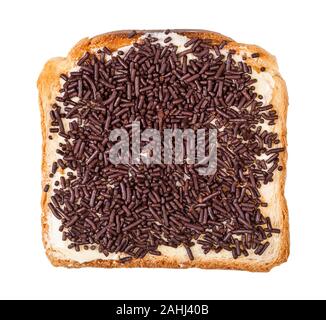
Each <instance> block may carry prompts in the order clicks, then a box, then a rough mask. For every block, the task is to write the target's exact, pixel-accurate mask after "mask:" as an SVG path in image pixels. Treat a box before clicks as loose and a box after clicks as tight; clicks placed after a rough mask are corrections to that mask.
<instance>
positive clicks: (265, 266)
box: [37, 30, 290, 272]
mask: <svg viewBox="0 0 326 320" xmlns="http://www.w3.org/2000/svg"><path fill="white" fill-rule="evenodd" d="M130 31H131V30H124V31H115V32H109V33H105V34H102V35H99V36H96V37H93V38H84V39H82V40H81V41H79V42H78V43H77V44H76V45H75V46H74V47H73V48H72V50H71V51H70V52H69V54H68V56H67V57H66V58H54V59H51V60H49V61H48V62H47V63H46V64H45V66H44V68H43V71H42V72H41V74H40V76H39V78H38V81H37V87H38V90H39V107H40V113H41V128H42V138H43V143H42V190H43V188H44V186H45V185H46V184H47V183H49V177H48V174H49V172H48V171H49V169H48V168H49V164H48V163H47V156H46V155H47V151H48V150H47V148H48V144H47V141H48V138H47V134H48V125H47V122H48V121H47V119H48V118H47V117H48V115H47V114H48V113H49V110H50V108H51V105H52V104H53V103H54V102H55V97H56V95H57V94H58V91H59V88H60V80H59V76H60V74H62V73H67V72H68V71H69V70H71V69H72V67H73V66H74V64H75V62H76V61H77V60H78V59H80V58H81V57H82V55H83V54H84V53H85V52H86V51H91V50H92V49H95V48H101V47H104V46H106V47H107V48H109V49H110V50H112V51H115V50H117V49H118V48H121V47H123V46H127V45H130V44H132V43H133V42H135V41H136V40H137V39H138V38H139V37H140V36H142V35H143V34H145V33H146V32H161V31H162V30H137V31H136V33H135V35H134V36H133V37H132V38H128V34H129V33H130ZM171 31H174V32H177V33H178V34H181V35H184V36H187V37H188V38H197V37H198V38H206V39H207V38H209V39H211V40H212V42H213V43H220V42H221V41H223V40H226V41H228V44H227V45H226V48H228V49H235V50H236V51H237V52H239V50H244V51H245V52H247V53H248V59H247V61H246V62H247V63H248V64H250V65H251V66H252V67H253V68H255V69H256V70H259V69H260V68H261V67H262V66H264V67H265V68H266V69H268V71H269V72H270V73H271V75H272V77H273V79H274V82H275V86H274V90H273V98H272V103H273V105H274V107H275V108H276V110H277V112H278V115H279V119H278V121H280V130H279V131H278V133H279V139H280V140H281V144H282V146H284V147H286V146H287V138H286V135H287V129H286V118H287V108H288V94H287V88H286V84H285V82H284V80H283V79H282V77H281V75H280V73H279V71H278V66H277V62H276V59H275V57H274V56H272V55H271V54H270V53H268V52H267V51H265V50H264V49H262V48H260V47H258V46H255V45H247V44H241V43H237V42H235V41H233V40H232V39H230V38H228V37H226V36H224V35H222V34H219V33H216V32H211V31H206V30H171ZM251 53H259V58H258V59H257V58H256V59H251V57H250V54H251ZM286 162H287V152H286V151H285V152H283V153H281V154H280V165H282V166H283V168H284V169H283V171H282V172H280V173H278V174H279V175H280V178H279V186H278V191H277V192H278V195H277V197H278V199H279V201H280V207H281V217H280V229H281V234H280V238H279V241H280V242H281V243H280V249H279V252H278V255H277V257H275V258H274V259H273V260H271V261H268V262H262V261H260V260H259V259H257V260H256V261H255V260H251V261H241V260H239V259H238V260H234V259H227V260H222V259H221V260H218V259H210V260H207V259H196V260H194V261H188V262H183V263H180V262H179V261H178V260H177V259H174V258H171V257H164V256H160V257H156V256H155V257H153V256H146V257H145V258H143V259H133V260H131V261H129V262H126V263H121V262H119V261H117V260H100V259H98V260H93V261H90V262H84V263H79V262H76V261H73V260H65V259H59V258H57V257H56V256H55V255H54V251H53V249H52V248H51V246H50V244H49V241H48V233H49V225H48V214H49V209H48V207H47V203H48V197H49V196H50V195H49V194H48V193H45V192H42V199H41V207H42V238H43V244H44V247H45V250H46V255H47V257H48V258H49V260H50V261H51V263H52V264H53V265H54V266H57V267H59V266H64V267H68V268H81V267H100V268H118V267H119V268H121V267H129V268H133V267H150V268H153V267H155V268H193V267H196V268H203V269H236V270H247V271H252V272H267V271H270V270H271V269H272V268H273V267H275V266H277V265H280V264H281V263H283V262H286V261H287V259H288V256H289V250H290V248H289V247H290V240H289V216H288V209H287V203H286V199H285V196H284V187H285V180H286Z"/></svg>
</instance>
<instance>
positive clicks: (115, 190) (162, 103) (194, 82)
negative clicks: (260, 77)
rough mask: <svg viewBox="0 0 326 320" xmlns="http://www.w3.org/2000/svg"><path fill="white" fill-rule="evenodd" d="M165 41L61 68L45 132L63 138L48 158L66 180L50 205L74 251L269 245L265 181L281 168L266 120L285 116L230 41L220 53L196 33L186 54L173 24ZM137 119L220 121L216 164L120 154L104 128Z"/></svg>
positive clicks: (126, 256)
mask: <svg viewBox="0 0 326 320" xmlns="http://www.w3.org/2000/svg"><path fill="white" fill-rule="evenodd" d="M135 35H136V32H135V31H131V32H130V33H129V34H128V38H133V37H134V36H135ZM164 43H165V45H164V46H162V45H160V44H158V42H157V39H155V38H154V37H152V36H149V37H147V38H146V39H143V40H142V41H139V42H137V43H135V44H134V45H133V46H132V47H131V48H130V49H129V51H128V52H126V53H124V52H122V51H121V52H119V53H118V54H117V55H112V53H111V51H110V50H109V49H108V48H103V49H101V50H99V51H98V52H97V53H85V54H84V55H83V56H82V58H81V59H80V60H79V61H78V63H77V65H78V66H79V69H78V71H74V72H71V73H70V74H67V75H61V79H62V83H63V85H62V88H61V90H60V92H61V94H60V96H58V97H57V99H56V101H57V102H56V104H54V105H53V108H52V110H51V113H50V116H51V121H52V122H51V128H50V130H49V131H50V132H51V136H55V135H60V136H61V137H62V139H63V141H64V142H62V143H60V144H59V145H58V146H57V151H56V152H57V160H56V161H55V162H54V163H53V164H52V167H51V176H52V177H55V179H56V181H58V182H57V183H56V184H55V186H54V187H53V194H52V196H51V199H50V202H49V204H48V206H49V209H50V210H51V212H52V214H53V215H54V216H55V217H56V218H57V219H59V220H60V222H61V228H60V230H61V231H62V233H63V239H64V241H67V246H68V247H69V248H70V249H74V250H76V251H80V250H82V249H84V250H98V251H99V252H101V253H103V254H104V255H105V256H109V255H110V254H116V253H119V254H121V256H122V258H121V259H120V260H119V262H120V263H128V262H129V261H131V260H132V259H142V258H144V257H146V256H147V255H154V256H160V255H161V254H162V253H161V251H160V246H169V247H172V248H178V247H181V248H183V250H185V253H186V254H187V256H188V258H189V260H190V261H192V260H194V259H196V256H195V255H194V253H196V252H197V251H195V250H192V249H191V248H192V247H193V246H194V245H199V246H201V250H202V251H203V253H204V254H207V253H209V252H215V253H216V254H218V253H219V252H221V251H222V250H226V251H229V252H230V254H231V255H232V256H233V258H234V259H239V258H240V257H241V256H248V255H249V252H250V253H254V254H256V255H263V254H264V253H265V252H266V250H268V247H269V245H270V240H269V241H267V239H268V238H270V237H272V236H275V235H276V234H278V233H280V230H279V229H277V228H275V227H273V226H272V222H271V221H270V219H269V218H267V217H266V216H265V210H264V209H263V208H265V207H266V206H268V204H266V203H265V202H264V201H263V199H261V197H260V192H259V189H260V187H261V186H262V185H263V184H268V183H270V182H271V181H273V176H274V173H275V171H277V170H279V171H281V170H283V167H282V165H281V164H280V153H282V152H284V148H283V147H281V146H279V144H280V140H279V138H278V135H277V134H275V133H273V132H272V131H270V132H269V131H268V129H264V130H263V129H262V124H263V123H265V124H266V125H267V127H266V126H263V128H268V125H273V124H274V123H275V122H276V121H277V118H278V116H277V114H276V112H275V111H274V110H273V106H272V105H268V106H265V105H263V102H262V101H261V100H262V98H263V97H262V96H257V93H255V92H254V87H252V86H253V84H254V83H255V82H256V81H255V79H253V78H252V74H251V68H250V66H248V65H247V64H246V63H245V61H241V63H238V62H236V60H235V59H234V58H233V55H234V54H235V52H233V51H230V52H228V54H227V56H223V55H222V54H221V50H222V49H223V48H224V47H225V46H226V44H227V43H226V42H222V43H220V44H218V45H216V44H215V45H213V44H211V42H210V41H209V40H207V41H206V40H204V39H191V40H189V41H188V42H187V43H186V44H185V45H184V47H185V48H186V49H185V50H184V51H181V52H178V48H177V47H176V46H175V45H174V44H173V36H172V33H171V32H170V30H167V31H166V32H165V39H164ZM224 50H225V49H224ZM189 54H192V55H193V56H194V57H195V58H193V59H190V58H189ZM251 57H252V58H258V57H259V54H258V53H254V54H252V56H251ZM262 71H265V69H264V70H263V69H262ZM67 120H68V122H69V123H68V124H69V125H68V126H65V125H64V124H65V121H67ZM135 120H138V121H139V122H140V125H141V130H145V129H147V128H155V129H158V130H160V131H161V132H162V131H163V129H187V128H189V129H194V130H195V131H196V130H198V129H209V128H215V129H217V131H218V135H217V139H218V148H217V156H218V161H217V163H218V166H217V171H216V172H215V173H214V175H211V176H203V175H199V173H198V168H200V167H201V166H203V164H196V165H193V164H187V163H186V161H185V162H184V163H183V164H175V163H174V162H173V163H172V164H162V165H159V164H150V165H145V164H137V165H134V164H119V165H114V164H112V163H111V162H110V161H109V157H108V154H109V151H110V148H111V147H112V144H111V143H110V142H109V139H108V134H109V133H110V132H111V131H112V130H114V129H117V128H125V129H126V130H127V132H128V134H129V135H131V132H132V128H131V123H132V122H133V121H135ZM162 134H163V132H162ZM51 139H52V137H51ZM204 148H206V151H208V145H207V146H204ZM63 172H69V174H65V175H63ZM58 175H59V177H57V176H58ZM185 177H187V178H186V179H185ZM48 191H49V184H47V185H45V187H44V192H48ZM86 248H87V249H86Z"/></svg>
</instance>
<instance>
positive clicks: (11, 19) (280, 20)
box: [0, 0, 326, 299]
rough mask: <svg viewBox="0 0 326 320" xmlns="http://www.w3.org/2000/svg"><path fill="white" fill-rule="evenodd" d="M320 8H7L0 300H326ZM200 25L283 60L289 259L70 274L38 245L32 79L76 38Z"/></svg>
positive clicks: (6, 4) (0, 12)
mask: <svg viewBox="0 0 326 320" xmlns="http://www.w3.org/2000/svg"><path fill="white" fill-rule="evenodd" d="M325 12H326V8H325V1H324V0H320V1H317V0H316V1H314V0H310V1H285V0H281V1H277V0H273V1H261V0H260V1H243V0H240V1H236V0H232V1H226V0H224V1H216V0H215V1H213V0H212V1H208V0H200V1H192V0H188V1H176V0H172V1H170V0H162V1H141V0H131V1H130V0H121V1H107V0H106V1H97V0H92V1H81V0H79V1H67V0H63V1H62V0H55V1H45V0H43V1H32V0H30V1H15V0H10V1H1V2H0V40H1V44H0V61H1V62H0V96H1V103H0V167H1V174H0V189H1V192H0V243H1V251H0V298H30V299H33V298H62V299H65V298H67V299H69V298H72V299H78V298H81V299H84V298H85V299H86V298H87V299H169V298H170V299H229V298H235V299H238V298H239V299H241V298H247V299H253V298H258V299H265V298H272V299H274V298H280V299H282V298H326V292H325V291H326V290H325V287H326V270H325V264H326V249H325V237H326V206H325V199H326V189H325V178H326V176H325V165H326V160H325V155H326V153H325V130H326V104H325V96H326V89H325V87H326V61H325V60H326V59H325V52H326V41H325V30H326V17H325ZM142 28H144V29H146V28H147V29H160V28H162V29H165V28H198V29H199V28H201V29H208V30H212V31H218V32H220V33H222V34H225V35H227V36H230V37H232V38H234V39H235V40H237V41H239V42H244V43H255V44H258V45H260V46H262V47H263V48H265V49H267V50H268V51H270V52H271V53H273V54H275V55H276V56H277V57H278V62H279V66H280V71H281V73H282V75H283V77H284V78H285V80H286V81H287V85H288V91H289V96H290V107H289V113H288V142H289V148H288V151H289V161H288V179H287V186H286V196H287V199H288V205H289V212H290V225H291V229H290V230H291V255H290V259H289V261H288V263H286V264H284V265H282V266H281V267H278V268H275V269H274V270H273V271H272V272H270V273H268V274H252V273H247V272H234V271H233V272H232V271H231V272H230V271H220V270H211V271H205V270H155V269H151V270H150V269H149V270H145V269H134V270H131V269H116V270H110V269H108V270H96V269H82V270H66V269H57V268H54V267H52V266H51V265H50V263H49V262H48V260H47V259H46V257H45V254H44V250H43V247H42V243H41V224H40V216H41V210H40V194H41V187H40V180H41V177H40V163H41V130H40V115H39V110H38V101H37V90H36V80H37V77H38V75H39V72H40V71H41V69H42V67H43V65H44V63H45V62H46V60H47V59H48V58H50V57H53V56H65V55H66V54H67V52H68V51H69V49H70V48H71V47H72V46H73V45H74V44H75V43H76V42H77V41H78V40H80V39H81V38H83V37H86V36H94V35H97V34H99V33H104V32H107V31H113V30H119V29H142Z"/></svg>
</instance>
